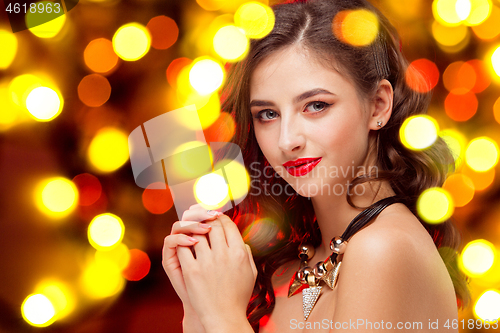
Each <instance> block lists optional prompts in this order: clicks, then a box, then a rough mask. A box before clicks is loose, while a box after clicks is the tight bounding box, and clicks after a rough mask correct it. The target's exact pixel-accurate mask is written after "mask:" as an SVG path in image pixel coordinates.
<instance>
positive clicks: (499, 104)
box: [493, 97, 500, 124]
mask: <svg viewBox="0 0 500 333" xmlns="http://www.w3.org/2000/svg"><path fill="white" fill-rule="evenodd" d="M493 115H494V116H495V120H496V121H497V123H499V124H500V97H498V98H497V100H496V101H495V104H494V105H493Z"/></svg>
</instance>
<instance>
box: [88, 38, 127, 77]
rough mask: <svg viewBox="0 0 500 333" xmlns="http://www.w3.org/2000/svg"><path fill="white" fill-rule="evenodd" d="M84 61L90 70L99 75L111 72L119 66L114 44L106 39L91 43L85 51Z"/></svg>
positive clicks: (98, 39) (95, 40)
mask: <svg viewBox="0 0 500 333" xmlns="http://www.w3.org/2000/svg"><path fill="white" fill-rule="evenodd" d="M83 60H84V61H85V65H87V67H88V68H90V70H92V71H94V72H97V73H107V72H110V71H111V70H112V69H114V68H115V67H116V65H117V64H118V56H117V55H116V53H115V51H114V50H113V44H112V43H111V41H110V40H109V39H106V38H97V39H94V40H93V41H91V42H90V43H89V44H88V45H87V47H86V48H85V51H83Z"/></svg>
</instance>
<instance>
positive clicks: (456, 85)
mask: <svg viewBox="0 0 500 333" xmlns="http://www.w3.org/2000/svg"><path fill="white" fill-rule="evenodd" d="M443 84H444V86H445V88H446V89H447V90H448V91H449V92H451V93H453V94H455V95H463V94H466V93H467V92H469V91H471V90H472V88H474V86H475V84H476V71H475V70H474V67H472V65H471V64H469V63H466V62H463V61H456V62H454V63H451V64H450V65H449V66H448V67H447V68H446V69H445V71H444V73H443Z"/></svg>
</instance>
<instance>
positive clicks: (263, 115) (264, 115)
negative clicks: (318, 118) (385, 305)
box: [253, 101, 332, 123]
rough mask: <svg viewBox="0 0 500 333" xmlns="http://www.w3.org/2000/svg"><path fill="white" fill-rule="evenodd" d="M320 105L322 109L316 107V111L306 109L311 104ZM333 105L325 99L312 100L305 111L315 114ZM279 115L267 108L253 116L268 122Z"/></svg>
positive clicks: (260, 120) (262, 121)
mask: <svg viewBox="0 0 500 333" xmlns="http://www.w3.org/2000/svg"><path fill="white" fill-rule="evenodd" d="M318 105H319V106H320V107H321V109H320V110H317V109H316V110H314V111H309V112H307V111H305V110H308V109H309V108H310V107H311V106H318ZM331 105H332V104H330V103H326V102H323V101H313V102H310V103H308V104H307V105H306V108H305V110H304V112H306V113H311V114H313V115H316V114H320V113H322V112H323V111H325V110H327V109H328V108H329V107H330V106H331ZM278 116H279V115H278V112H276V111H274V110H270V109H266V110H262V111H259V112H258V113H257V114H256V115H255V116H253V118H254V119H257V120H259V122H261V123H266V122H270V121H271V120H273V119H276V118H277V117H278Z"/></svg>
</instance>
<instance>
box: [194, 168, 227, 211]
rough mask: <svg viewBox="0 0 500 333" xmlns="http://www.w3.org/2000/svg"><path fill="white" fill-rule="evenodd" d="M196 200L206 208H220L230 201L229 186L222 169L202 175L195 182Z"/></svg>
mask: <svg viewBox="0 0 500 333" xmlns="http://www.w3.org/2000/svg"><path fill="white" fill-rule="evenodd" d="M194 195H195V198H196V201H197V202H198V203H199V204H200V205H202V206H203V207H204V208H206V209H218V208H221V207H223V206H224V205H225V204H226V203H227V202H228V201H229V188H228V186H227V184H226V181H225V180H224V177H223V176H222V174H221V172H220V170H217V171H216V172H214V173H209V174H207V175H204V176H202V177H200V178H199V179H198V180H197V181H196V182H195V184H194Z"/></svg>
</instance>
